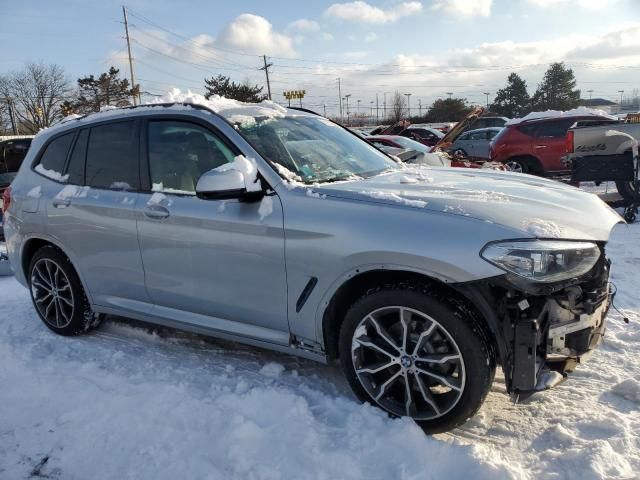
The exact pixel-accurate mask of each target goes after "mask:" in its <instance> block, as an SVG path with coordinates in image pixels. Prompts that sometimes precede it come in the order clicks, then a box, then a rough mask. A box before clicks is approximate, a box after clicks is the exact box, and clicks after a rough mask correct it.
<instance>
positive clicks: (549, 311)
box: [505, 257, 614, 396]
mask: <svg viewBox="0 0 640 480" xmlns="http://www.w3.org/2000/svg"><path fill="white" fill-rule="evenodd" d="M609 270H610V262H609V260H607V259H606V258H604V257H603V260H602V261H601V262H599V264H598V265H597V266H596V267H595V268H594V270H593V271H592V272H591V273H590V275H589V277H588V279H587V280H585V281H583V282H580V283H575V284H572V285H569V286H566V287H564V288H562V289H559V290H558V291H555V292H553V293H552V294H550V295H548V296H543V297H541V296H532V297H528V298H525V299H524V300H520V301H519V302H518V303H517V306H518V312H517V315H516V316H515V317H512V326H513V332H514V333H513V340H512V343H511V345H512V352H511V353H512V355H511V358H510V359H509V360H510V361H508V362H507V365H505V366H508V368H509V370H510V372H507V371H505V374H506V375H507V374H509V373H510V375H508V376H509V377H510V378H509V380H508V390H509V391H510V393H512V394H516V395H518V396H522V395H525V396H526V395H527V394H531V393H534V392H537V391H541V390H546V389H548V388H552V387H554V386H556V385H558V384H559V383H561V382H562V381H563V380H564V379H565V378H566V376H567V374H568V373H570V372H572V371H573V370H574V369H575V368H576V366H577V365H578V364H580V363H584V362H585V361H586V360H587V358H588V357H589V356H590V354H591V353H592V352H593V350H594V349H595V348H596V347H597V346H598V345H599V344H600V343H601V342H602V339H603V337H604V332H605V328H606V316H607V313H608V311H609V307H610V306H611V304H612V302H613V296H614V293H613V291H612V289H611V287H610V284H609Z"/></svg>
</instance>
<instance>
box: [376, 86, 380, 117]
mask: <svg viewBox="0 0 640 480" xmlns="http://www.w3.org/2000/svg"><path fill="white" fill-rule="evenodd" d="M379 111H380V110H379V105H378V93H377V92H376V123H379V122H380V119H379V117H380V115H379Z"/></svg>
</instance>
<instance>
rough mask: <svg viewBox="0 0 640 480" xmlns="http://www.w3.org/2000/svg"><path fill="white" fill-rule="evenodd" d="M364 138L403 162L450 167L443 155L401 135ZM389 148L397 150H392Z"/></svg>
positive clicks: (448, 160) (449, 161) (448, 161)
mask: <svg viewBox="0 0 640 480" xmlns="http://www.w3.org/2000/svg"><path fill="white" fill-rule="evenodd" d="M366 140H367V141H368V142H369V143H371V144H373V145H375V146H376V147H378V148H380V149H381V150H383V151H384V152H386V153H389V154H391V155H395V156H397V157H399V158H400V159H401V160H402V161H403V162H404V163H409V164H411V163H414V164H420V165H429V166H432V167H450V166H451V160H450V159H448V158H446V157H445V156H443V155H437V154H435V153H431V148H430V147H427V146H426V145H424V144H422V143H420V142H416V141H415V140H411V139H410V138H407V137H403V136H401V135H372V136H369V137H366ZM390 149H394V150H399V149H403V151H402V152H401V153H400V152H395V153H394V152H393V151H391V150H390Z"/></svg>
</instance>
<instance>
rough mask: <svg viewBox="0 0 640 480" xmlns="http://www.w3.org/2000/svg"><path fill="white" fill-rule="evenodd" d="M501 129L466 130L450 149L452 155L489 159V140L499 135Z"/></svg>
mask: <svg viewBox="0 0 640 480" xmlns="http://www.w3.org/2000/svg"><path fill="white" fill-rule="evenodd" d="M500 130H502V127H489V128H480V129H478V130H467V131H466V132H464V133H463V134H462V135H460V136H459V137H458V138H456V140H455V141H454V142H453V144H452V145H451V147H450V150H449V151H450V152H451V153H452V154H453V155H463V156H465V157H471V158H484V159H487V160H488V159H489V158H490V155H489V146H490V144H491V140H493V138H494V137H495V136H496V135H497V134H498V133H500Z"/></svg>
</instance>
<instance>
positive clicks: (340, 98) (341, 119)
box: [336, 77, 344, 123]
mask: <svg viewBox="0 0 640 480" xmlns="http://www.w3.org/2000/svg"><path fill="white" fill-rule="evenodd" d="M336 80H337V81H338V102H339V103H340V123H342V122H344V118H343V117H342V91H341V89H340V77H338V78H336Z"/></svg>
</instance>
